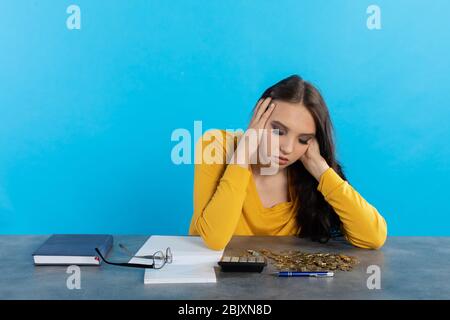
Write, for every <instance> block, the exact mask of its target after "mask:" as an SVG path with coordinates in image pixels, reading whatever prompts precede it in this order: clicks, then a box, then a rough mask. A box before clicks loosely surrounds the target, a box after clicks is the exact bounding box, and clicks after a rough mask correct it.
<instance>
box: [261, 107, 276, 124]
mask: <svg viewBox="0 0 450 320" xmlns="http://www.w3.org/2000/svg"><path fill="white" fill-rule="evenodd" d="M274 109H275V103H274V102H272V103H271V104H270V106H269V108H268V109H267V111H266V112H264V113H263V115H262V116H261V119H260V120H259V127H260V128H264V127H265V126H266V122H267V119H269V117H270V115H271V114H272V112H273V110H274Z"/></svg>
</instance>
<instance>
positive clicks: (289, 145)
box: [280, 139, 294, 155]
mask: <svg viewBox="0 0 450 320" xmlns="http://www.w3.org/2000/svg"><path fill="white" fill-rule="evenodd" d="M280 150H281V155H283V154H285V155H288V154H290V153H291V152H292V151H293V150H294V143H293V141H292V140H291V139H289V140H286V141H280Z"/></svg>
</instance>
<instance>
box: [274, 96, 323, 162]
mask: <svg viewBox="0 0 450 320" xmlns="http://www.w3.org/2000/svg"><path fill="white" fill-rule="evenodd" d="M273 102H274V103H275V104H276V107H275V109H274V110H273V112H272V114H271V115H270V117H269V118H268V119H267V122H266V126H265V129H267V130H268V131H269V132H271V130H272V129H278V139H279V145H278V155H279V156H280V157H282V158H285V159H287V160H285V161H283V160H279V159H277V158H278V157H275V161H278V165H279V167H280V169H282V168H286V167H288V166H289V165H291V164H293V163H295V162H296V161H297V160H299V159H300V157H301V156H303V154H304V153H305V152H306V150H307V149H308V145H309V143H310V141H311V139H312V138H314V136H315V133H316V124H315V122H314V118H313V117H312V115H311V113H310V112H309V111H308V109H306V107H305V106H303V105H302V104H300V103H290V102H284V101H279V100H273ZM275 135H277V133H276V132H273V133H272V134H270V135H269V138H268V141H267V143H268V145H269V150H270V148H272V147H270V146H272V144H271V137H274V136H275ZM274 145H275V147H276V144H274ZM271 153H272V152H271ZM272 154H273V153H272ZM275 154H276V153H275ZM269 157H270V155H269ZM272 159H273V157H272Z"/></svg>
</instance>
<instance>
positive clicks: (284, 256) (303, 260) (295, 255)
mask: <svg viewBox="0 0 450 320" xmlns="http://www.w3.org/2000/svg"><path fill="white" fill-rule="evenodd" d="M247 252H248V253H249V254H251V255H264V256H265V257H266V258H268V259H269V260H272V262H273V265H274V266H275V268H276V269H278V270H279V271H281V270H282V271H302V272H308V271H334V270H342V271H350V270H352V268H353V266H354V265H356V264H357V263H359V261H358V260H357V259H356V258H355V257H351V256H347V255H344V254H339V253H307V252H301V251H283V252H280V253H276V252H272V251H270V250H267V249H262V250H260V251H259V252H258V251H255V250H247Z"/></svg>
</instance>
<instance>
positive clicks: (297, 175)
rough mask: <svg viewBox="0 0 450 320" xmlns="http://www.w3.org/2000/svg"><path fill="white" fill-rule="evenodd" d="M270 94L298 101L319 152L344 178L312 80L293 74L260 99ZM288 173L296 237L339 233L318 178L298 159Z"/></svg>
mask: <svg viewBox="0 0 450 320" xmlns="http://www.w3.org/2000/svg"><path fill="white" fill-rule="evenodd" d="M269 96H270V97H272V99H277V100H281V101H285V102H291V103H301V104H302V105H303V106H305V107H306V108H307V109H308V110H309V112H310V113H311V115H312V116H313V118H314V122H315V124H316V139H317V142H318V144H319V147H320V154H321V155H322V157H323V158H324V159H325V160H326V162H327V163H328V165H329V166H330V167H331V168H333V169H334V171H336V173H337V174H338V175H339V176H340V177H341V178H342V179H344V180H346V178H345V175H344V173H343V171H342V167H341V165H340V164H339V163H338V161H337V160H336V151H335V144H334V134H333V126H332V123H331V119H330V113H329V111H328V107H327V105H326V103H325V100H324V99H323V97H322V95H321V94H320V92H319V90H318V89H316V88H315V87H314V86H313V85H312V84H311V83H309V82H307V81H304V80H303V79H302V78H301V77H300V76H298V75H292V76H290V77H287V78H286V79H283V80H281V81H279V82H278V83H276V84H274V85H273V86H271V87H269V88H267V89H266V90H265V91H264V93H263V94H262V96H261V98H263V99H264V98H266V97H269ZM287 170H289V176H290V177H291V181H292V187H293V188H294V190H296V196H297V197H298V198H297V200H298V203H299V206H298V207H299V208H298V212H297V222H298V225H299V227H300V233H299V237H309V238H311V239H312V240H313V241H320V242H327V241H328V240H329V239H330V238H331V237H334V236H340V235H342V233H340V226H341V221H340V220H339V217H338V215H337V214H336V212H335V211H334V209H333V208H332V207H331V205H330V204H328V202H327V201H326V200H325V198H324V197H323V195H322V194H321V193H320V192H319V191H318V190H317V186H318V182H317V180H316V179H315V178H314V177H313V176H312V175H311V174H310V173H309V172H308V171H307V170H306V169H305V167H304V166H303V163H302V162H301V161H296V162H295V163H294V164H292V165H290V166H289V167H288V168H287Z"/></svg>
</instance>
